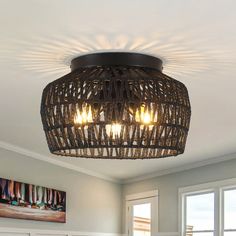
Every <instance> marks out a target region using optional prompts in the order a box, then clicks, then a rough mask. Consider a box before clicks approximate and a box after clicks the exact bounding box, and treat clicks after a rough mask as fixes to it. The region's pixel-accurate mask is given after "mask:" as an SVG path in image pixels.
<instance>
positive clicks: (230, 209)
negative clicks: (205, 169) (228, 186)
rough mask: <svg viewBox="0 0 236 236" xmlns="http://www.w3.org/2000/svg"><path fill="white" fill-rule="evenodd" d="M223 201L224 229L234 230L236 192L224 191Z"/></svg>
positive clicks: (235, 223)
mask: <svg viewBox="0 0 236 236" xmlns="http://www.w3.org/2000/svg"><path fill="white" fill-rule="evenodd" d="M224 201H225V202H224V208H225V219H224V220H225V229H236V190H227V191H225V192H224ZM227 235H232V234H227Z"/></svg>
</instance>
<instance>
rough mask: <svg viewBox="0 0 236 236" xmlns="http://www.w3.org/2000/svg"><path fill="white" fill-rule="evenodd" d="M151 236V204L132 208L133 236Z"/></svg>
mask: <svg viewBox="0 0 236 236" xmlns="http://www.w3.org/2000/svg"><path fill="white" fill-rule="evenodd" d="M150 235H151V204H150V203H145V204H139V205H134V206H133V236H150Z"/></svg>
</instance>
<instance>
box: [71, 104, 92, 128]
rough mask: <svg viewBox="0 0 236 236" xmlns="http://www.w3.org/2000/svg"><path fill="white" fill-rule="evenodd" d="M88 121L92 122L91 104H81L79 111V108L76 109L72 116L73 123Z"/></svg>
mask: <svg viewBox="0 0 236 236" xmlns="http://www.w3.org/2000/svg"><path fill="white" fill-rule="evenodd" d="M89 122H93V116H92V110H91V106H89V105H84V106H82V110H81V111H80V110H79V109H78V110H77V111H76V114H75V117H74V123H75V124H86V123H89Z"/></svg>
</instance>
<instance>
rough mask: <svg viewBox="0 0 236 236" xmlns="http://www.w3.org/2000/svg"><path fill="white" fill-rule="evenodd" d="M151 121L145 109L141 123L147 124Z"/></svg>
mask: <svg viewBox="0 0 236 236" xmlns="http://www.w3.org/2000/svg"><path fill="white" fill-rule="evenodd" d="M150 122H151V115H150V114H149V113H148V112H147V111H146V112H145V113H144V115H143V123H144V124H149V123H150Z"/></svg>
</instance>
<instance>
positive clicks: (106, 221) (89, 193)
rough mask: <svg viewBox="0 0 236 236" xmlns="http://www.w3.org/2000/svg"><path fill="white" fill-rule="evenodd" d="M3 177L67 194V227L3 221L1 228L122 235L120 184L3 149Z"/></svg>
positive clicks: (0, 154)
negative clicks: (62, 191)
mask: <svg viewBox="0 0 236 236" xmlns="http://www.w3.org/2000/svg"><path fill="white" fill-rule="evenodd" d="M55 158H56V157H55ZM0 177H3V178H8V179H14V180H18V181H22V182H25V183H32V184H37V185H42V186H46V187H51V188H56V189H59V190H64V191H66V192H67V223H65V224H61V223H49V222H39V221H26V220H15V219H7V218H0V227H9V228H11V227H19V228H31V229H32V228H33V229H34V228H35V229H43V230H45V229H51V230H57V231H58V230H70V231H87V232H101V233H120V229H121V209H122V207H121V186H120V185H119V184H116V183H111V182H108V181H105V180H101V179H98V178H95V177H91V176H88V175H85V174H80V173H78V172H75V171H72V170H69V169H65V168H62V167H58V166H55V165H52V164H49V163H46V162H42V161H38V160H34V159H31V158H28V157H25V156H22V155H20V154H17V153H14V152H11V151H6V150H3V149H0Z"/></svg>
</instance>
